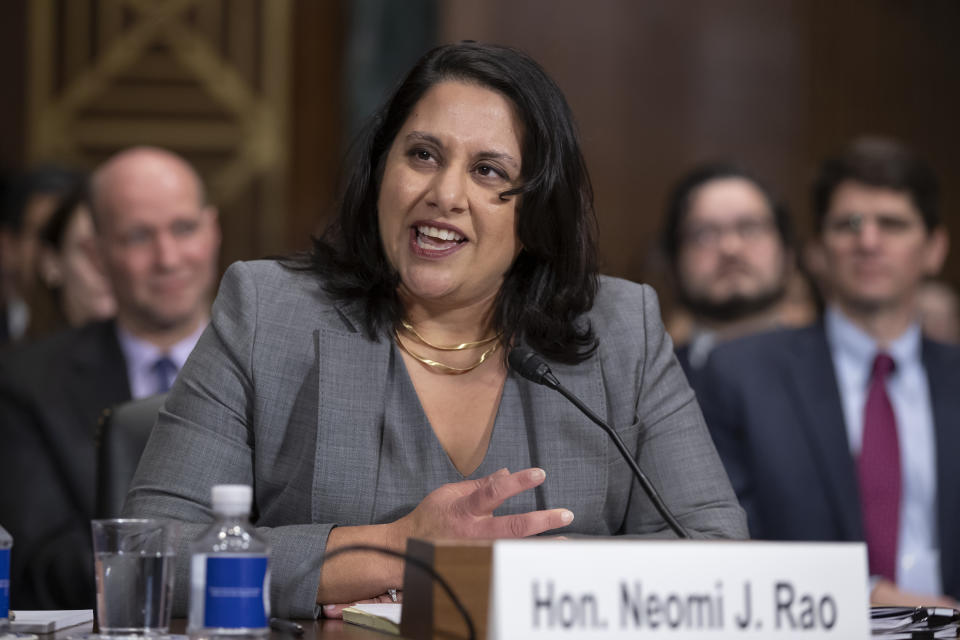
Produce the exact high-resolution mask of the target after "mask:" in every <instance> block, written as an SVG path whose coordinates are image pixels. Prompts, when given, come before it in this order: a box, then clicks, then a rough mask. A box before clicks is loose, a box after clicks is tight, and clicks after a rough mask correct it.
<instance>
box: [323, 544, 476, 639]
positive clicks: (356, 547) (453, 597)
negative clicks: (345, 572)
mask: <svg viewBox="0 0 960 640" xmlns="http://www.w3.org/2000/svg"><path fill="white" fill-rule="evenodd" d="M354 551H372V552H374V553H382V554H384V555H387V556H393V557H394V558H400V559H402V560H404V561H405V562H409V563H411V564H412V565H413V566H415V567H417V568H418V569H422V570H423V571H426V572H427V574H428V575H429V576H430V577H431V578H433V579H434V580H436V581H437V582H438V583H440V586H441V587H443V590H444V591H446V592H447V595H448V596H450V601H451V602H453V606H455V607H456V608H457V611H459V612H460V615H462V616H463V619H464V621H465V622H466V623H467V633H468V634H469V638H470V640H476V638H477V631H476V628H475V627H474V626H473V618H471V617H470V613H469V612H468V611H467V608H466V607H465V606H463V602H461V601H460V598H458V597H457V594H455V593H454V592H453V588H452V587H451V586H450V584H449V583H447V581H446V580H445V579H444V578H443V576H441V575H440V574H439V573H437V570H436V569H434V568H433V567H431V566H430V565H429V564H428V563H426V562H424V561H423V560H421V559H420V558H415V557H413V556H411V555H408V554H406V553H401V552H400V551H394V550H393V549H388V548H387V547H377V546H374V545H367V544H351V545H347V546H346V547H340V548H339V549H334V550H333V551H331V552H330V553H327V554H324V556H323V561H322V562H321V563H320V566H321V567H322V566H323V565H324V563H326V562H327V560H329V559H331V558H335V557H337V556H339V555H341V554H343V553H351V552H354Z"/></svg>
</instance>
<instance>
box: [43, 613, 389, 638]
mask: <svg viewBox="0 0 960 640" xmlns="http://www.w3.org/2000/svg"><path fill="white" fill-rule="evenodd" d="M297 622H298V623H300V626H301V627H303V635H302V636H293V635H290V634H287V633H280V632H277V631H271V632H270V640H342V639H345V638H350V639H352V640H389V639H390V638H396V637H397V636H391V635H387V634H385V633H380V632H379V631H374V630H373V629H366V628H364V627H358V626H356V625H353V624H347V623H346V622H344V621H343V620H297ZM186 629H187V621H186V619H184V618H178V619H175V620H173V621H172V622H171V623H170V633H186ZM92 632H93V623H92V622H90V623H87V624H82V625H77V626H75V627H70V628H69V629H63V630H62V631H58V632H57V633H55V634H52V635H41V636H38V637H39V640H66V638H68V637H70V636H74V635H79V634H82V633H92Z"/></svg>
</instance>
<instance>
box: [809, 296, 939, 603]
mask: <svg viewBox="0 0 960 640" xmlns="http://www.w3.org/2000/svg"><path fill="white" fill-rule="evenodd" d="M825 328H826V333H827V342H828V343H829V345H830V353H831V356H832V358H833V366H834V369H835V371H836V374H837V383H838V385H839V387H840V399H841V401H842V403H843V417H844V422H845V423H846V427H847V439H848V441H849V443H850V452H851V453H852V454H853V455H854V457H857V456H858V455H859V454H860V446H861V443H862V441H863V412H864V406H865V404H866V401H867V392H868V389H869V386H870V373H871V370H872V367H873V360H874V358H875V357H876V355H877V352H878V350H879V346H878V344H877V342H876V340H874V339H873V338H872V337H871V336H870V335H868V334H867V333H866V332H864V331H863V330H861V329H860V328H859V327H857V326H856V325H854V324H853V323H852V322H850V320H849V319H847V318H846V317H845V316H844V315H843V314H842V313H841V312H840V311H839V310H838V309H836V308H828V309H827V311H826V314H825ZM921 347H922V340H921V332H920V325H919V324H913V325H911V326H910V328H909V329H907V330H906V331H905V332H904V333H903V334H902V335H901V336H900V337H898V338H897V339H896V340H894V341H893V342H892V343H890V345H889V346H888V347H887V348H886V349H885V350H884V351H885V352H886V353H887V354H889V355H890V356H891V357H892V358H893V361H894V363H895V369H894V371H893V373H891V374H890V376H889V377H888V378H887V382H886V385H887V394H888V395H889V397H890V403H891V404H892V405H893V413H894V415H895V416H896V420H897V437H898V439H899V443H900V469H901V472H902V475H903V477H902V479H901V480H902V484H901V486H902V496H901V500H900V529H899V535H898V538H897V586H899V587H900V588H901V589H904V590H906V591H912V592H915V593H921V594H930V595H939V594H941V593H942V588H941V581H940V543H939V540H938V538H937V527H936V521H937V520H936V497H937V483H936V477H937V469H936V466H937V457H936V440H935V435H934V427H933V408H932V404H931V402H930V385H929V384H928V382H927V372H926V370H925V369H924V368H923V360H922V358H921Z"/></svg>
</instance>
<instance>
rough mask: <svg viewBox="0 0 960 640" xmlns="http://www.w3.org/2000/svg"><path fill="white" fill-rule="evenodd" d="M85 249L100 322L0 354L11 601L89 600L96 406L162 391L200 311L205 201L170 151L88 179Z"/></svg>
mask: <svg viewBox="0 0 960 640" xmlns="http://www.w3.org/2000/svg"><path fill="white" fill-rule="evenodd" d="M88 205H89V208H90V211H91V213H92V215H93V220H94V226H95V227H96V238H95V243H96V250H95V252H94V256H93V257H94V259H95V260H96V261H97V263H98V264H99V265H100V266H101V267H102V269H103V271H104V273H105V274H106V276H107V278H108V279H109V280H110V283H111V286H112V288H113V291H114V295H115V297H116V303H117V315H116V319H114V320H107V321H100V322H92V323H90V324H88V325H86V326H84V327H80V328H77V329H70V330H68V331H65V332H62V333H58V334H55V335H53V336H51V337H49V338H46V339H44V340H41V341H39V342H37V343H35V344H32V345H29V346H25V347H21V348H17V349H13V350H12V351H9V352H7V353H5V354H3V356H2V357H0V442H3V446H0V486H3V487H6V488H8V490H6V491H3V492H0V514H2V516H3V525H4V527H5V528H6V529H7V530H8V531H10V533H11V534H12V535H13V537H14V540H15V544H16V550H15V551H14V553H13V556H12V564H11V591H10V602H11V605H12V606H14V607H16V608H18V609H89V608H91V607H92V606H93V599H94V584H93V562H92V555H91V551H90V544H91V541H90V519H91V518H92V517H93V509H94V498H95V496H94V486H95V469H94V460H95V449H94V430H95V428H96V422H97V418H98V417H99V416H100V414H101V412H102V411H103V410H104V409H105V408H108V407H111V406H113V405H116V404H120V403H123V402H125V401H127V400H130V399H131V398H142V397H145V396H149V395H153V394H157V393H162V392H164V391H166V390H168V389H169V388H170V385H171V384H172V382H173V379H174V378H175V376H176V374H177V372H178V371H179V369H180V367H182V366H183V364H184V361H185V360H186V358H187V356H188V355H189V354H190V352H191V351H192V350H193V347H194V345H195V344H196V342H197V340H198V339H199V337H200V333H201V332H202V331H203V330H204V328H205V327H206V325H207V322H208V320H209V314H210V300H211V295H212V293H213V288H214V286H215V284H216V265H217V253H218V250H219V247H220V228H219V225H218V222H217V210H216V208H214V207H212V206H210V205H209V204H208V203H207V202H206V198H205V195H204V189H203V185H202V183H201V182H200V178H199V176H198V175H197V174H196V172H195V171H194V169H193V168H192V167H191V166H190V165H189V164H188V163H187V162H186V161H185V160H184V159H183V158H181V157H179V156H177V155H175V154H173V153H170V152H169V151H165V150H162V149H157V148H151V147H138V148H133V149H128V150H126V151H121V152H120V153H118V154H116V155H115V156H113V157H112V158H110V159H109V160H107V161H106V163H104V164H103V165H102V166H101V167H100V168H99V169H98V170H97V171H96V172H95V173H94V174H93V177H92V179H91V183H90V191H89V203H88Z"/></svg>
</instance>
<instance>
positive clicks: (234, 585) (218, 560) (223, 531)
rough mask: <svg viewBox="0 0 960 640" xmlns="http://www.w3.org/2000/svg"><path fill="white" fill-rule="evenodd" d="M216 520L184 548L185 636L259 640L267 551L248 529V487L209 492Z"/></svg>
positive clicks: (265, 617) (265, 610)
mask: <svg viewBox="0 0 960 640" xmlns="http://www.w3.org/2000/svg"><path fill="white" fill-rule="evenodd" d="M212 494H213V495H212V497H213V513H214V515H216V518H217V519H216V521H215V522H214V523H213V525H212V526H211V527H210V528H209V529H207V530H206V531H205V532H204V533H203V534H202V535H201V536H200V537H199V538H197V539H196V540H195V541H194V542H193V544H191V546H190V619H189V622H188V625H187V632H188V633H189V634H190V637H191V638H193V639H194V640H199V639H206V638H218V637H219V638H229V639H230V640H238V639H241V638H264V637H266V636H267V635H269V633H270V624H269V620H270V567H269V558H270V549H269V547H268V546H267V543H266V542H265V541H264V540H263V539H262V538H260V536H258V535H257V533H256V531H255V530H254V528H253V527H252V526H251V525H250V503H251V501H252V498H253V491H252V490H251V488H250V487H249V486H248V485H238V484H223V485H217V486H215V487H213V491H212Z"/></svg>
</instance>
